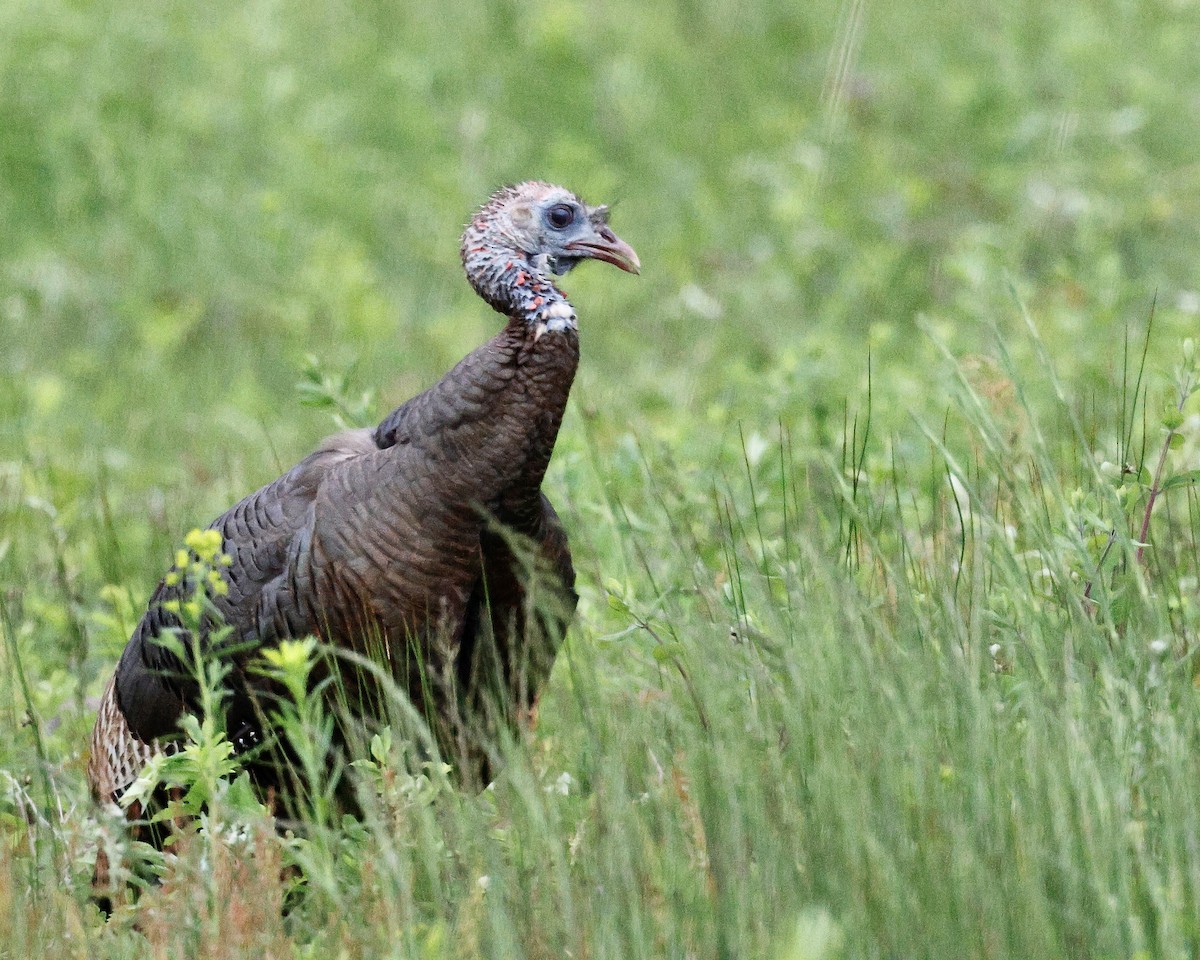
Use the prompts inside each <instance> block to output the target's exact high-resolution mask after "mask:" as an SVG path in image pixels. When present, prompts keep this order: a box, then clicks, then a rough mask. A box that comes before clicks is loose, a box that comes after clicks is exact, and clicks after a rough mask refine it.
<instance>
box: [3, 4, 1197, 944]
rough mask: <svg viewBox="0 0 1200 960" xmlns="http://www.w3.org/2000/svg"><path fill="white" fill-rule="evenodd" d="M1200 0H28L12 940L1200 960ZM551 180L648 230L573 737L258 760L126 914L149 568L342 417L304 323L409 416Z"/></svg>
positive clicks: (14, 389) (23, 21)
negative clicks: (266, 806)
mask: <svg viewBox="0 0 1200 960" xmlns="http://www.w3.org/2000/svg"><path fill="white" fill-rule="evenodd" d="M1198 29H1200V14H1198V13H1197V10H1196V8H1195V7H1194V6H1193V5H1190V4H1187V3H1183V2H1179V3H1170V2H1153V3H1125V2H1117V0H1112V2H1098V3H1087V2H1084V0H1064V2H1061V3H1057V4H1053V5H1046V4H1044V3H1034V2H1032V0H1017V2H1014V3H1010V4H1002V5H995V4H982V3H976V4H968V3H964V2H954V3H950V4H936V3H932V2H921V3H917V4H915V5H914V4H907V5H905V4H866V3H854V2H837V3H834V2H828V0H816V2H813V3H803V4H800V3H795V2H791V0H763V2H759V3H755V4H735V3H731V2H723V0H691V2H685V0H679V2H677V3H674V4H665V5H659V6H657V7H654V8H653V9H649V10H648V9H647V8H646V7H645V5H643V4H634V3H631V2H627V0H620V2H606V3H598V2H596V3H584V2H579V0H554V2H541V0H537V2H525V3H491V4H482V3H469V4H466V5H460V6H459V7H458V8H456V9H455V12H454V13H453V15H451V14H448V13H442V12H441V11H440V8H438V7H436V6H431V5H424V6H422V5H416V4H405V3H400V4H382V3H371V2H368V3H364V4H358V5H351V4H335V5H324V6H321V5H316V4H305V3H299V4H291V5H280V4H276V3H271V2H266V0H250V2H241V3H231V2H227V0H215V2H213V3H209V4H205V5H204V6H203V7H198V6H195V5H187V4H180V3H167V4H164V5H158V6H155V7H153V8H152V9H140V8H139V9H134V8H133V7H129V6H128V5H121V4H116V3H112V2H111V0H98V2H89V3H74V4H72V3H64V2H61V0H41V2H37V3H34V2H30V0H0V639H2V641H3V642H2V644H0V840H2V841H3V843H2V844H0V861H2V862H0V956H13V957H25V956H43V955H44V956H79V957H95V956H113V957H122V956H129V957H135V956H137V957H140V956H146V955H157V956H163V957H166V956H194V957H213V958H216V957H228V958H238V957H260V956H264V955H268V956H273V957H293V956H294V957H314V958H316V957H337V956H345V957H378V956H395V957H422V958H438V957H460V956H463V957H473V956H480V957H508V956H527V957H551V956H553V957H564V956H571V957H575V958H580V957H589V958H602V957H611V958H634V957H655V958H658V957H677V958H681V960H682V958H688V957H721V958H733V957H737V958H749V957H764V958H779V960H793V958H795V960H799V958H812V960H816V958H842V957H844V958H858V957H864V958H867V957H878V958H899V957H905V958H907V957H953V958H958V957H963V956H971V957H988V958H1004V957H1012V958H1021V960H1027V958H1033V957H1079V958H1084V957H1087V958H1113V960H1116V958H1132V957H1165V958H1185V957H1190V956H1194V955H1196V954H1197V953H1200V815H1198V812H1197V808H1196V784H1197V783H1198V782H1200V762H1198V761H1197V759H1196V758H1198V757H1200V711H1198V708H1200V703H1198V694H1197V692H1196V686H1195V684H1194V682H1193V680H1194V677H1195V676H1196V674H1197V672H1200V671H1198V669H1197V666H1196V663H1195V659H1194V658H1195V649H1196V636H1197V633H1196V632H1197V627H1198V626H1200V611H1198V608H1197V592H1198V589H1200V557H1198V549H1197V543H1198V539H1200V501H1198V500H1197V497H1196V495H1195V493H1194V490H1193V488H1192V487H1191V486H1190V485H1188V484H1182V483H1181V484H1180V485H1179V486H1177V487H1176V488H1175V489H1172V490H1169V491H1167V492H1166V493H1165V494H1163V495H1162V496H1161V497H1160V498H1158V499H1157V500H1156V502H1155V504H1154V509H1153V518H1152V522H1151V524H1150V526H1149V529H1148V536H1147V539H1148V541H1149V543H1150V547H1149V548H1148V549H1147V550H1146V551H1145V552H1144V558H1143V562H1140V563H1139V561H1138V559H1137V543H1136V538H1137V537H1138V536H1139V534H1140V529H1141V525H1142V520H1143V517H1144V516H1145V514H1146V508H1147V501H1148V498H1149V495H1150V492H1149V485H1150V482H1151V481H1153V473H1154V471H1155V467H1156V464H1157V463H1158V459H1159V455H1160V451H1162V450H1163V449H1164V444H1166V443H1167V436H1168V427H1167V426H1163V421H1164V410H1166V409H1167V408H1170V407H1172V405H1173V404H1175V402H1176V401H1177V400H1178V391H1177V387H1176V386H1175V385H1174V383H1173V380H1172V377H1173V376H1175V370H1176V368H1177V367H1178V366H1179V364H1180V357H1181V353H1182V347H1181V345H1182V343H1183V341H1184V339H1185V338H1186V337H1189V336H1194V335H1195V334H1196V332H1197V328H1198V327H1200V323H1198V322H1197V316H1198V314H1200V296H1198V295H1197V293H1196V292H1195V291H1196V290H1197V289H1200V280H1198V279H1197V267H1196V264H1197V258H1196V253H1197V250H1198V249H1200V244H1198V240H1200V237H1198V236H1197V227H1196V224H1197V223H1200V165H1198V164H1197V162H1196V157H1197V156H1200V116H1198V114H1200V107H1198V104H1200V60H1198V59H1197V58H1196V57H1195V55H1194V52H1195V51H1194V39H1195V37H1196V35H1197V30H1198ZM528 177H543V178H546V179H551V180H556V181H559V182H563V183H566V184H567V185H570V186H572V187H573V188H575V189H577V190H579V191H580V192H581V193H582V194H583V195H584V196H586V197H588V198H589V199H590V200H592V202H599V201H605V202H612V203H614V215H613V222H614V225H615V227H616V228H617V230H618V231H619V232H620V234H621V235H622V236H623V237H625V238H626V239H628V240H629V241H630V242H631V243H632V244H633V245H634V246H635V247H636V248H637V250H638V253H639V254H640V256H641V259H642V261H643V263H644V264H645V270H644V273H643V275H642V277H641V278H639V279H637V280H636V281H635V280H632V279H630V278H627V277H625V276H623V275H618V274H616V273H615V272H614V271H610V270H605V269H601V268H599V267H592V268H590V269H589V268H584V269H582V270H580V271H579V273H578V275H575V274H573V275H572V277H571V283H570V285H569V289H570V292H571V294H572V296H573V301H574V303H575V305H576V307H577V308H578V310H579V313H580V317H581V323H582V327H583V333H582V336H583V362H582V365H581V370H580V374H579V377H578V379H577V382H576V385H575V390H574V392H573V395H572V396H573V399H572V403H571V407H570V409H569V411H568V415H567V418H566V422H565V424H564V427H563V432H562V436H561V438H560V441H559V444H558V448H557V451H556V454H555V460H554V462H553V464H552V467H551V472H550V476H549V479H548V481H547V488H548V492H549V493H550V496H551V498H552V499H553V500H554V501H555V503H556V504H558V505H559V508H560V513H561V514H562V515H563V517H564V521H565V523H566V525H567V527H568V530H569V532H570V535H571V541H572V546H573V549H574V552H575V556H576V561H577V566H578V568H579V573H580V593H581V603H580V610H579V616H578V618H577V622H576V625H575V626H574V628H573V630H572V633H571V636H570V638H569V640H568V643H567V645H566V648H565V650H564V653H563V656H562V658H561V661H560V663H559V664H558V666H557V667H556V670H555V673H554V676H553V680H552V683H551V687H550V689H549V691H548V693H547V695H546V697H545V698H544V700H543V702H542V706H541V711H540V717H539V723H538V726H537V729H536V730H535V731H534V733H533V734H532V735H531V736H530V737H529V738H527V739H526V740H524V741H522V742H518V743H514V744H511V745H510V746H509V748H508V749H507V751H506V752H507V753H508V754H509V758H508V760H509V762H508V767H507V772H506V773H505V774H504V775H503V776H502V777H501V778H500V780H499V781H498V783H497V784H496V786H495V788H494V790H491V791H488V792H486V793H485V794H484V795H483V796H481V797H471V796H463V795H460V794H457V793H456V792H454V791H453V790H452V789H450V788H449V787H448V786H447V785H446V784H445V783H444V782H443V781H442V780H441V778H440V777H439V776H438V774H437V771H436V770H435V771H432V773H431V775H430V776H428V777H425V778H421V777H410V776H409V775H408V774H407V773H405V772H404V769H403V767H397V768H396V769H395V770H392V769H390V768H389V769H388V776H389V777H391V778H392V779H389V780H388V783H387V789H386V790H385V803H384V804H383V806H382V808H381V811H380V812H381V816H380V817H379V818H376V819H373V820H371V821H370V822H368V823H367V824H365V825H355V824H345V825H342V824H338V825H334V826H328V827H326V828H324V829H322V830H319V831H317V832H315V833H314V835H313V836H312V837H311V838H310V839H309V840H308V841H306V842H304V843H301V842H292V843H285V842H284V841H282V840H280V839H278V838H276V837H275V836H274V834H273V833H271V832H270V831H269V830H267V829H264V827H263V824H262V821H261V818H257V819H256V818H255V817H254V816H253V815H250V814H246V815H245V816H243V814H242V813H238V810H243V812H244V808H247V805H245V804H243V805H242V806H241V807H239V806H238V804H237V803H236V802H234V800H233V799H231V800H230V802H229V804H227V809H226V810H225V812H224V814H222V811H221V809H220V806H219V807H218V809H217V810H216V811H215V812H214V814H213V819H214V822H215V823H216V822H219V823H220V824H221V825H222V829H220V830H215V829H214V830H213V831H211V832H201V833H200V834H199V835H197V836H195V837H193V838H192V839H191V840H190V841H189V843H188V844H187V845H186V848H185V849H184V851H183V852H182V854H181V856H180V858H179V861H178V863H177V865H176V867H175V872H174V875H173V877H172V878H169V879H168V880H167V882H166V883H164V884H163V885H162V886H161V887H158V888H156V889H154V890H152V891H150V892H149V893H148V894H146V895H145V896H144V897H143V898H142V900H141V901H140V902H139V903H138V904H137V905H135V906H129V907H127V908H123V909H122V910H119V911H118V912H117V914H116V916H115V917H114V919H113V921H112V922H111V923H109V924H108V925H105V924H104V923H103V922H102V921H101V919H100V918H99V917H98V916H97V914H96V913H95V911H94V910H93V909H92V908H91V907H90V906H89V905H88V904H87V894H88V879H89V877H90V871H91V863H90V858H91V857H92V856H93V855H94V849H95V842H96V838H97V837H98V836H99V835H100V833H101V831H103V830H110V829H111V825H106V824H103V823H101V822H99V821H97V820H96V819H95V817H94V816H93V814H92V811H91V809H90V806H89V804H88V801H87V799H86V791H85V788H84V780H83V765H84V762H85V761H84V747H85V744H86V738H87V734H88V732H89V730H90V727H91V723H92V719H93V710H94V701H95V697H96V696H98V694H99V692H100V689H101V687H102V684H103V683H104V681H105V680H106V679H107V676H108V672H109V671H110V669H111V667H112V664H113V661H114V659H115V657H116V655H117V654H118V653H119V651H120V649H121V647H122V645H123V644H124V642H125V639H126V638H127V637H128V635H129V632H130V631H131V629H132V627H133V625H134V623H135V622H136V619H137V617H138V615H139V614H140V612H141V610H142V608H143V605H144V603H145V600H146V598H147V597H148V595H149V592H150V590H151V589H152V588H153V586H154V584H155V583H156V582H157V581H158V579H159V577H160V576H161V575H162V574H163V573H164V572H165V571H166V569H167V568H168V567H169V565H170V562H171V558H172V556H173V554H174V548H175V547H176V546H177V545H178V544H179V543H180V542H181V541H182V538H183V535H184V533H185V532H186V531H187V530H189V529H190V528H192V527H193V526H197V525H203V524H205V523H207V522H208V520H210V519H211V518H212V517H213V516H215V515H216V514H217V513H219V512H220V511H221V510H223V509H224V508H225V507H227V506H228V505H229V504H231V503H232V502H233V501H234V500H235V499H237V498H238V497H240V496H242V495H244V494H245V493H247V492H249V491H250V490H252V489H254V488H255V487H256V486H258V485H259V484H261V483H263V482H266V481H268V480H270V479H272V478H273V477H274V476H276V475H277V473H278V472H279V471H280V470H281V469H283V468H286V467H287V466H288V465H290V464H291V463H293V462H295V461H296V460H297V459H299V458H300V457H301V456H303V455H304V453H306V452H307V451H308V450H309V449H310V448H312V447H313V445H314V444H315V443H316V442H317V441H318V440H319V438H320V437H321V436H322V435H323V434H324V433H325V432H328V431H329V430H330V429H331V427H332V423H331V421H330V419H329V418H328V416H327V415H326V414H325V413H324V412H322V411H321V410H319V409H315V408H313V407H311V406H308V405H305V404H304V403H302V401H303V400H304V399H305V398H306V397H310V396H311V390H310V391H309V392H308V393H306V392H305V391H304V390H302V389H297V384H298V383H301V382H305V383H310V384H311V382H312V381H311V378H310V376H309V373H307V372H306V371H307V370H308V366H307V361H306V359H305V358H306V356H308V355H310V354H311V355H314V356H315V357H316V358H317V360H318V362H319V364H320V365H321V368H322V369H324V370H327V371H333V372H334V375H335V376H336V375H340V372H341V371H344V370H349V369H350V368H351V367H353V370H352V373H351V389H350V391H349V393H350V395H351V400H352V401H355V402H356V401H357V397H358V395H359V394H361V393H363V392H364V391H372V390H373V391H375V392H376V395H377V397H378V399H377V401H376V402H375V405H374V408H373V413H374V414H376V415H382V414H383V413H384V412H386V409H387V408H388V407H389V406H390V405H392V404H394V403H396V402H399V401H400V400H402V399H404V398H406V397H407V396H409V395H411V394H412V393H413V392H415V391H417V390H419V389H421V388H422V387H423V386H425V385H427V384H429V383H430V382H432V381H433V380H434V379H435V378H436V377H438V376H440V374H441V373H442V372H444V371H445V370H446V369H448V368H449V366H450V365H451V364H452V363H453V362H455V361H456V360H457V359H458V358H459V357H461V356H462V355H463V354H464V353H466V352H467V351H468V350H470V349H471V348H473V347H474V346H475V345H476V344H478V343H479V342H481V341H482V340H483V339H484V338H485V337H486V336H488V335H489V334H490V332H491V331H492V330H493V329H494V328H495V325H496V319H495V318H494V317H493V316H492V315H490V312H489V311H488V310H487V309H486V308H485V307H483V306H482V304H480V303H479V302H478V300H477V299H476V298H475V297H474V296H473V294H472V293H471V291H470V290H469V288H468V287H467V285H466V284H465V283H464V282H463V279H462V276H461V272H460V269H459V267H458V264H457V259H456V243H457V235H458V232H459V230H460V228H461V224H462V223H463V222H464V221H465V219H466V217H467V216H468V215H469V213H470V212H471V210H472V208H473V207H474V205H476V204H478V203H479V202H481V201H482V200H483V199H484V198H485V197H486V196H487V194H488V193H489V192H490V191H491V189H492V188H494V187H495V186H496V185H497V184H499V183H502V182H504V181H511V180H517V179H524V178H528ZM1151 318H1153V322H1152V324H1151ZM1143 349H1145V351H1146V354H1145V358H1144V360H1143ZM1166 422H1167V423H1168V424H1172V423H1174V422H1175V421H1174V420H1172V419H1171V418H1170V417H1169V416H1167V417H1166ZM1172 429H1173V430H1174V432H1175V433H1176V435H1177V436H1178V437H1179V438H1180V440H1179V441H1177V444H1178V445H1177V446H1176V447H1174V448H1170V449H1169V450H1168V455H1167V460H1166V467H1165V470H1164V472H1163V474H1162V478H1163V479H1165V478H1168V477H1171V476H1176V475H1186V472H1187V471H1189V470H1192V469H1195V468H1196V467H1197V466H1200V464H1197V455H1198V452H1200V421H1198V420H1197V413H1196V411H1195V410H1194V409H1193V408H1192V407H1190V406H1185V407H1184V410H1183V418H1182V420H1181V421H1180V422H1179V423H1178V425H1177V426H1176V427H1174V428H1172ZM1125 464H1129V465H1131V466H1132V467H1133V468H1134V471H1135V473H1134V474H1130V475H1123V474H1122V473H1121V467H1122V466H1123V465H1125ZM1113 465H1115V466H1113ZM1143 468H1144V469H1145V470H1146V471H1147V475H1146V476H1142V477H1139V476H1138V475H1137V471H1140V470H1142V469H1143ZM1139 481H1143V482H1139ZM731 631H732V635H731ZM399 747H400V745H399V744H397V749H399ZM393 759H394V757H393ZM235 799H236V798H235ZM239 818H241V820H240V821H239ZM241 821H244V822H241ZM230 822H234V825H236V822H241V828H240V832H239V831H236V830H232V828H231V827H230ZM231 832H233V833H237V834H238V835H237V836H236V837H234V838H232V839H231V838H230V836H229V835H230V833H231ZM283 862H299V863H301V864H303V865H305V867H306V876H307V884H306V886H305V889H303V890H301V891H291V892H290V893H287V891H285V889H284V887H285V886H286V884H285V883H284V881H282V880H281V879H280V870H279V867H280V864H281V863H283ZM485 878H486V879H485ZM285 894H286V895H287V896H290V897H291V898H292V899H291V902H292V904H293V906H292V909H291V910H290V911H288V912H287V915H286V917H285V916H284V915H283V913H282V912H281V909H280V905H281V904H282V903H283V900H284V897H285ZM148 944H149V945H148Z"/></svg>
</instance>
